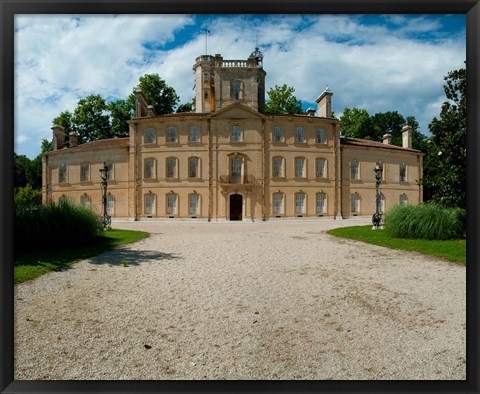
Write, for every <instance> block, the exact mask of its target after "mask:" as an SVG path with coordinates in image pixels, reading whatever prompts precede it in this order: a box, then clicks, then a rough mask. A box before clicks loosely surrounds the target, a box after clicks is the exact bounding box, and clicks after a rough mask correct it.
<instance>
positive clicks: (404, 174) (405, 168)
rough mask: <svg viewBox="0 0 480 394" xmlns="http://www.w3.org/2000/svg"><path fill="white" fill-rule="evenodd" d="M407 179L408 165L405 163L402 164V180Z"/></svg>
mask: <svg viewBox="0 0 480 394" xmlns="http://www.w3.org/2000/svg"><path fill="white" fill-rule="evenodd" d="M406 181H407V166H406V164H405V163H401V164H400V182H406Z"/></svg>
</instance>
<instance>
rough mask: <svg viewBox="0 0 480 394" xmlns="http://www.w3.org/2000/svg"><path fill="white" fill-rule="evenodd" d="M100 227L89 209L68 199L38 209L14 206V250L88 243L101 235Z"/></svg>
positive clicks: (64, 246) (57, 247) (35, 207)
mask: <svg viewBox="0 0 480 394" xmlns="http://www.w3.org/2000/svg"><path fill="white" fill-rule="evenodd" d="M100 232H101V224H100V221H99V219H98V217H97V215H95V213H94V212H93V211H92V210H91V209H90V208H88V207H84V206H82V205H74V204H73V203H71V202H70V201H68V200H62V201H60V202H59V203H49V204H46V205H40V206H34V205H33V206H24V205H17V206H16V207H15V247H16V248H18V249H17V250H33V249H51V248H56V249H60V248H67V247H71V246H80V245H85V244H88V243H89V242H91V241H93V240H94V239H95V238H96V237H97V236H99V235H100Z"/></svg>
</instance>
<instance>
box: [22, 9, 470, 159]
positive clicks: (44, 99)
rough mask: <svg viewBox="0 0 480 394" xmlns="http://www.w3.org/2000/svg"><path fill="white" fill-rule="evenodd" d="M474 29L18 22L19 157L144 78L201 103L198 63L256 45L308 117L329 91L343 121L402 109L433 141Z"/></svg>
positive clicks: (357, 19)
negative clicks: (447, 87) (66, 114)
mask: <svg viewBox="0 0 480 394" xmlns="http://www.w3.org/2000/svg"><path fill="white" fill-rule="evenodd" d="M465 26H466V23H465V15H178V14H176V15H17V16H16V17H15V35H14V40H15V81H14V87H15V101H14V104H15V117H14V122H15V152H16V153H17V154H20V155H26V156H27V157H29V158H31V159H33V158H34V157H36V156H37V155H38V154H39V153H40V146H41V141H42V139H48V140H50V139H51V138H52V130H51V127H52V120H53V119H54V118H55V117H56V116H58V115H59V114H60V113H61V112H62V111H65V110H68V111H70V112H73V110H74V109H75V107H76V105H77V102H78V100H80V99H81V98H84V97H86V96H88V95H90V94H100V95H101V96H102V97H104V98H105V99H107V101H111V100H116V99H124V98H126V97H127V96H128V95H129V94H130V93H131V92H132V89H133V88H134V87H135V86H136V85H137V84H138V80H139V78H140V77H141V76H142V75H144V74H153V73H156V74H159V75H160V77H161V78H162V79H164V80H165V81H166V83H167V84H168V85H170V86H172V87H173V88H174V89H175V91H176V92H177V94H178V95H179V96H180V103H185V102H188V101H191V100H192V98H193V97H194V91H193V87H194V74H193V70H192V66H193V64H194V63H195V58H196V57H197V56H199V55H203V54H205V53H208V54H209V55H215V54H217V53H218V54H221V55H222V56H223V58H224V59H232V60H233V59H247V58H248V56H249V55H250V54H251V53H252V52H253V51H254V49H255V47H256V45H258V46H259V48H260V50H261V51H262V52H263V54H264V62H263V67H264V69H265V71H266V72H267V76H266V88H267V90H268V89H269V88H270V87H274V86H275V85H279V86H280V85H283V84H287V85H289V86H292V87H294V88H295V93H294V95H295V96H296V97H297V99H299V100H301V101H302V103H303V108H304V109H307V108H308V107H314V108H316V103H315V100H316V99H317V97H318V96H319V95H320V94H321V93H322V92H323V91H324V90H325V88H326V87H327V86H328V87H329V89H330V90H331V91H332V92H333V93H334V95H333V98H332V110H333V111H334V113H335V116H337V117H340V116H341V115H342V113H343V111H344V109H345V108H346V107H348V108H353V107H358V108H363V109H366V110H367V111H368V113H369V114H370V115H373V114H375V113H377V112H386V111H397V112H398V113H400V114H401V115H403V116H404V117H407V116H415V118H416V119H417V121H418V122H419V124H420V132H421V133H423V134H425V135H427V136H428V135H430V133H429V130H428V124H429V123H430V122H431V121H432V119H433V118H434V117H438V116H439V113H440V108H441V105H442V103H443V102H444V101H446V97H445V94H444V91H443V85H444V82H445V81H444V77H445V75H446V74H447V73H448V72H449V71H451V70H455V69H459V68H461V67H464V66H465V64H464V61H465V59H466V42H465V36H466V31H465ZM207 29H208V31H209V32H210V34H208V36H207V39H206V35H205V33H204V32H205V30H207ZM266 99H267V100H268V96H267V97H266Z"/></svg>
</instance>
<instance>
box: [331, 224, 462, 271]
mask: <svg viewBox="0 0 480 394" xmlns="http://www.w3.org/2000/svg"><path fill="white" fill-rule="evenodd" d="M327 233H328V234H331V235H335V236H337V237H343V238H350V239H356V240H358V241H363V242H367V243H369V244H374V245H379V246H386V247H388V248H391V249H402V250H409V251H414V252H419V253H423V254H427V255H431V256H435V257H440V258H443V259H446V260H450V261H454V262H457V263H462V264H465V263H466V256H467V249H466V241H465V240H464V239H454V240H448V241H431V240H425V239H407V238H394V237H392V236H390V235H389V234H388V232H387V231H385V230H372V226H371V225H369V226H353V227H343V228H336V229H334V230H329V231H327Z"/></svg>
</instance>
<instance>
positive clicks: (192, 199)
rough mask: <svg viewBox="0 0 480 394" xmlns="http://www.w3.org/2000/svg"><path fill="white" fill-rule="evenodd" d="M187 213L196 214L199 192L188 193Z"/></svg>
mask: <svg viewBox="0 0 480 394" xmlns="http://www.w3.org/2000/svg"><path fill="white" fill-rule="evenodd" d="M188 200H189V201H188V213H189V214H190V215H197V214H198V202H199V200H200V195H199V194H190V195H189V196H188Z"/></svg>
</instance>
